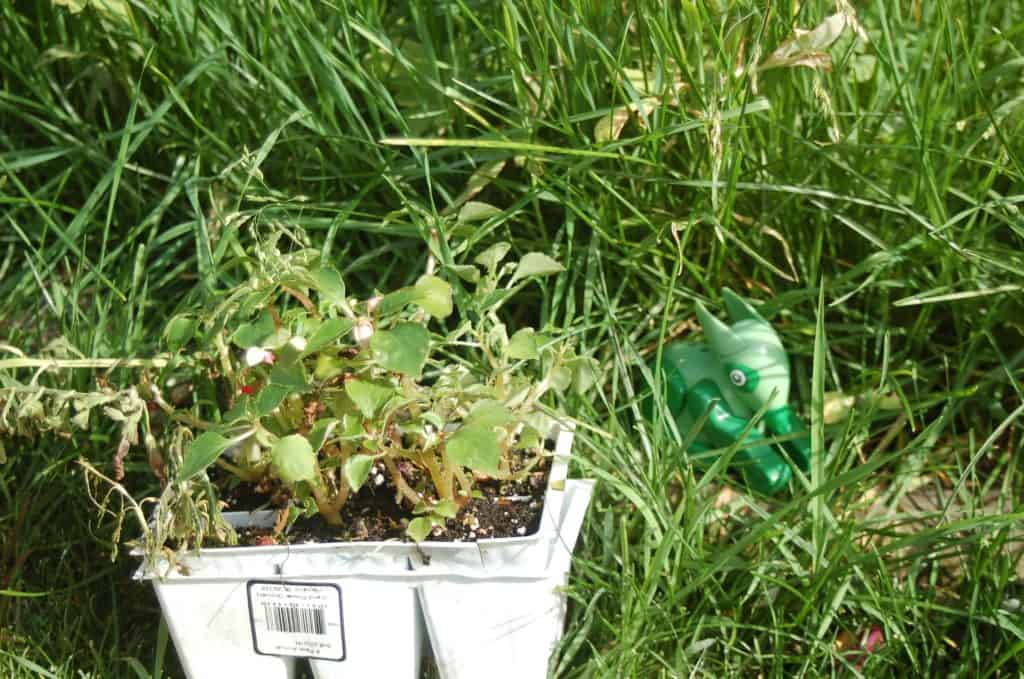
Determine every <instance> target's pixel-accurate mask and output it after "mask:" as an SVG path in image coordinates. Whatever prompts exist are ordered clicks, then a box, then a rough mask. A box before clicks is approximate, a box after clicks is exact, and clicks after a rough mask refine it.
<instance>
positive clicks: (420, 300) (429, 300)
mask: <svg viewBox="0 0 1024 679" xmlns="http://www.w3.org/2000/svg"><path fill="white" fill-rule="evenodd" d="M414 289H415V291H416V300H415V302H416V304H418V305H419V306H420V307H421V308H422V309H423V310H424V311H426V312H427V313H428V314H430V315H431V316H436V317H437V318H447V317H448V316H449V315H450V314H451V313H452V309H453V306H452V286H450V285H449V284H448V282H447V281H445V280H442V279H440V278H438V277H437V276H423V277H422V278H420V279H419V280H418V281H416V286H415V288H414Z"/></svg>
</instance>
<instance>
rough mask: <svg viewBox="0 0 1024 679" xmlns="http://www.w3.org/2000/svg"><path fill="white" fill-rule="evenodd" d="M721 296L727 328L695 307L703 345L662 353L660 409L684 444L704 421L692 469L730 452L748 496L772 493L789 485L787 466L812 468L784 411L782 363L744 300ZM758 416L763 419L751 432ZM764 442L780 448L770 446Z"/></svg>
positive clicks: (767, 329)
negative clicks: (771, 440)
mask: <svg viewBox="0 0 1024 679" xmlns="http://www.w3.org/2000/svg"><path fill="white" fill-rule="evenodd" d="M722 296H723V297H724V299H725V306H726V310H727V311H728V313H729V317H730V319H731V320H732V325H731V326H730V325H726V324H725V323H724V322H722V321H720V320H719V319H718V318H716V317H715V316H713V315H712V314H710V313H708V311H707V310H706V309H705V308H704V307H703V306H702V305H700V304H698V305H697V318H698V320H700V323H701V326H702V327H703V329H704V336H705V339H706V342H707V343H706V344H698V343H693V342H677V343H675V344H671V345H669V346H667V347H665V348H664V350H663V351H662V356H661V373H662V384H663V386H664V388H665V396H666V403H667V406H668V409H669V411H670V412H671V414H672V416H673V417H674V418H675V421H676V425H677V427H678V428H679V431H680V433H682V434H683V435H684V436H686V435H687V433H688V432H690V430H691V429H692V428H693V427H695V426H696V425H697V424H698V423H699V422H700V421H701V419H702V418H703V417H704V415H705V413H707V414H708V417H707V419H706V420H705V422H704V425H703V426H702V428H701V430H700V432H699V433H698V434H697V437H696V438H695V439H694V442H693V444H692V445H691V446H690V448H689V450H688V452H689V453H690V455H691V458H692V459H693V460H694V462H695V463H697V464H699V465H701V466H703V467H708V466H710V465H711V464H713V463H714V461H715V459H717V458H716V457H714V456H713V455H712V454H711V451H716V450H717V451H719V452H721V451H722V450H723V449H726V448H729V447H731V446H733V445H734V444H736V445H738V446H739V447H738V448H737V450H736V453H735V455H734V456H733V458H732V467H733V468H734V469H735V470H736V471H738V472H739V473H740V474H741V475H742V476H743V478H744V479H745V480H746V482H747V483H748V484H750V486H751V487H752V488H754V489H755V490H757V491H759V492H762V493H766V494H773V493H777V492H779V491H781V490H783V489H784V488H786V487H787V486H788V485H789V481H790V478H791V477H792V471H791V469H790V467H789V463H790V462H792V463H793V464H795V465H796V466H797V467H798V468H799V469H800V470H801V471H803V472H807V471H809V470H810V462H811V460H810V451H811V442H810V437H809V435H808V432H807V428H806V427H805V426H804V424H803V422H801V421H800V418H799V417H797V415H796V413H794V412H793V411H792V409H791V408H790V407H789V404H788V399H789V381H790V380H789V357H788V356H787V355H786V351H785V349H783V347H782V341H781V340H780V339H779V336H778V335H777V334H776V333H775V330H774V329H773V328H772V326H771V324H769V323H768V322H767V321H766V320H764V319H763V318H762V317H761V316H760V314H758V313H757V311H755V310H754V308H753V307H752V306H750V304H749V303H748V302H747V301H746V300H744V299H743V298H742V297H739V296H738V295H736V294H735V293H734V292H732V291H731V290H729V289H728V288H726V289H723V290H722ZM762 410H763V412H764V413H765V415H764V418H763V419H762V420H761V421H760V422H758V423H757V424H756V425H755V426H750V424H751V418H752V417H753V416H754V414H755V413H757V412H759V411H762ZM744 432H746V434H745V435H744ZM766 434H768V435H769V436H770V437H779V438H784V437H785V440H783V441H780V442H779V444H778V445H773V444H771V443H769V441H768V436H766ZM787 458H788V461H787Z"/></svg>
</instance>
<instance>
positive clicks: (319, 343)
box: [303, 318, 352, 356]
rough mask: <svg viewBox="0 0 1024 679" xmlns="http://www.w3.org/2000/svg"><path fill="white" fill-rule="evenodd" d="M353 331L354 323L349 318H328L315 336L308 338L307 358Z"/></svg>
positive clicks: (305, 353)
mask: <svg viewBox="0 0 1024 679" xmlns="http://www.w3.org/2000/svg"><path fill="white" fill-rule="evenodd" d="M350 330H352V321H351V320H349V319H347V318H328V319H327V320H326V321H324V322H323V323H321V324H320V327H318V328H317V329H316V331H315V332H313V334H312V335H311V336H310V337H308V338H306V350H305V351H304V352H303V354H304V355H305V356H308V355H310V354H312V353H313V352H315V351H319V350H320V349H322V348H324V347H325V346H327V345H328V344H330V343H331V342H333V341H334V340H336V339H338V338H339V337H341V336H342V335H344V334H345V333H347V332H349V331H350Z"/></svg>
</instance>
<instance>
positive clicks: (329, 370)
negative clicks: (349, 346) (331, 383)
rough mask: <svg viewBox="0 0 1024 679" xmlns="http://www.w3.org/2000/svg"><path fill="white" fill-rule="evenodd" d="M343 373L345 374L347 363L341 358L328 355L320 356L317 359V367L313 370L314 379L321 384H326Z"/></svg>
mask: <svg viewBox="0 0 1024 679" xmlns="http://www.w3.org/2000/svg"><path fill="white" fill-rule="evenodd" d="M343 372H345V362H344V361H342V360H341V359H340V358H335V357H333V356H328V355H327V354H320V355H319V356H317V357H316V367H315V368H313V377H315V378H316V379H318V380H320V381H321V382H326V381H327V380H329V379H331V378H333V377H337V376H338V375H340V374H341V373H343Z"/></svg>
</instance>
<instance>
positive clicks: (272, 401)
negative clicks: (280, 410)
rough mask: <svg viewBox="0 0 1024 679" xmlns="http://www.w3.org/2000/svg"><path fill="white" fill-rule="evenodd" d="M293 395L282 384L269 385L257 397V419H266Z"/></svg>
mask: <svg viewBox="0 0 1024 679" xmlns="http://www.w3.org/2000/svg"><path fill="white" fill-rule="evenodd" d="M290 393H291V390H290V389H289V388H288V387H285V386H283V385H280V384H267V385H265V386H264V387H263V388H262V389H260V391H259V393H258V394H257V395H256V417H266V416H267V415H269V414H270V413H272V412H274V408H277V407H278V406H279V405H281V402H282V401H284V399H285V397H286V396H288V394H290Z"/></svg>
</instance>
